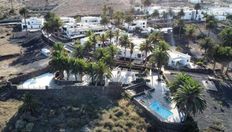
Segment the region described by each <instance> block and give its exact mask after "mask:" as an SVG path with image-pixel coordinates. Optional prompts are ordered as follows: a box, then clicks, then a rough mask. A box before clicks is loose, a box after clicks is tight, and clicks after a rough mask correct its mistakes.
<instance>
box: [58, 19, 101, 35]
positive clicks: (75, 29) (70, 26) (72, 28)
mask: <svg viewBox="0 0 232 132" xmlns="http://www.w3.org/2000/svg"><path fill="white" fill-rule="evenodd" d="M61 20H62V22H63V23H64V25H63V27H62V29H61V30H62V32H63V33H64V36H65V37H67V38H69V39H76V38H83V37H85V36H86V32H87V31H90V30H91V31H93V32H94V33H95V34H101V33H102V32H104V31H106V27H104V26H102V25H100V21H101V17H92V16H87V17H82V18H81V22H80V23H77V22H76V20H75V19H74V18H72V17H61Z"/></svg>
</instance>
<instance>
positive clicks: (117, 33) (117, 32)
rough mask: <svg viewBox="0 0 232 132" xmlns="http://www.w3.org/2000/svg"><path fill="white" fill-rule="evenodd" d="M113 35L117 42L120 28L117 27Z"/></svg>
mask: <svg viewBox="0 0 232 132" xmlns="http://www.w3.org/2000/svg"><path fill="white" fill-rule="evenodd" d="M114 35H115V37H116V43H117V44H118V41H119V36H120V30H119V29H117V30H116V31H115V33H114Z"/></svg>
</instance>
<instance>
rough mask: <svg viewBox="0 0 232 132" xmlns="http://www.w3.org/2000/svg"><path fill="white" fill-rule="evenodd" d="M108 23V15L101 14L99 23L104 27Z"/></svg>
mask: <svg viewBox="0 0 232 132" xmlns="http://www.w3.org/2000/svg"><path fill="white" fill-rule="evenodd" d="M108 23H109V19H108V17H107V16H106V15H102V16H101V24H102V25H104V28H105V26H106V25H107V24H108Z"/></svg>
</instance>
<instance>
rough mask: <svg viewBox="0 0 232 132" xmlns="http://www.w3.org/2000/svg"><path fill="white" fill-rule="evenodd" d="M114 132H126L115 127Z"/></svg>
mask: <svg viewBox="0 0 232 132" xmlns="http://www.w3.org/2000/svg"><path fill="white" fill-rule="evenodd" d="M112 132H125V130H124V129H122V128H121V127H114V128H113V129H112Z"/></svg>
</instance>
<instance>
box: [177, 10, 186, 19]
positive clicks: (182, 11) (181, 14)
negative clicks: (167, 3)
mask: <svg viewBox="0 0 232 132" xmlns="http://www.w3.org/2000/svg"><path fill="white" fill-rule="evenodd" d="M184 15H185V13H184V9H181V10H180V11H179V12H178V14H177V16H178V18H179V19H181V17H183V16H184Z"/></svg>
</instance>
